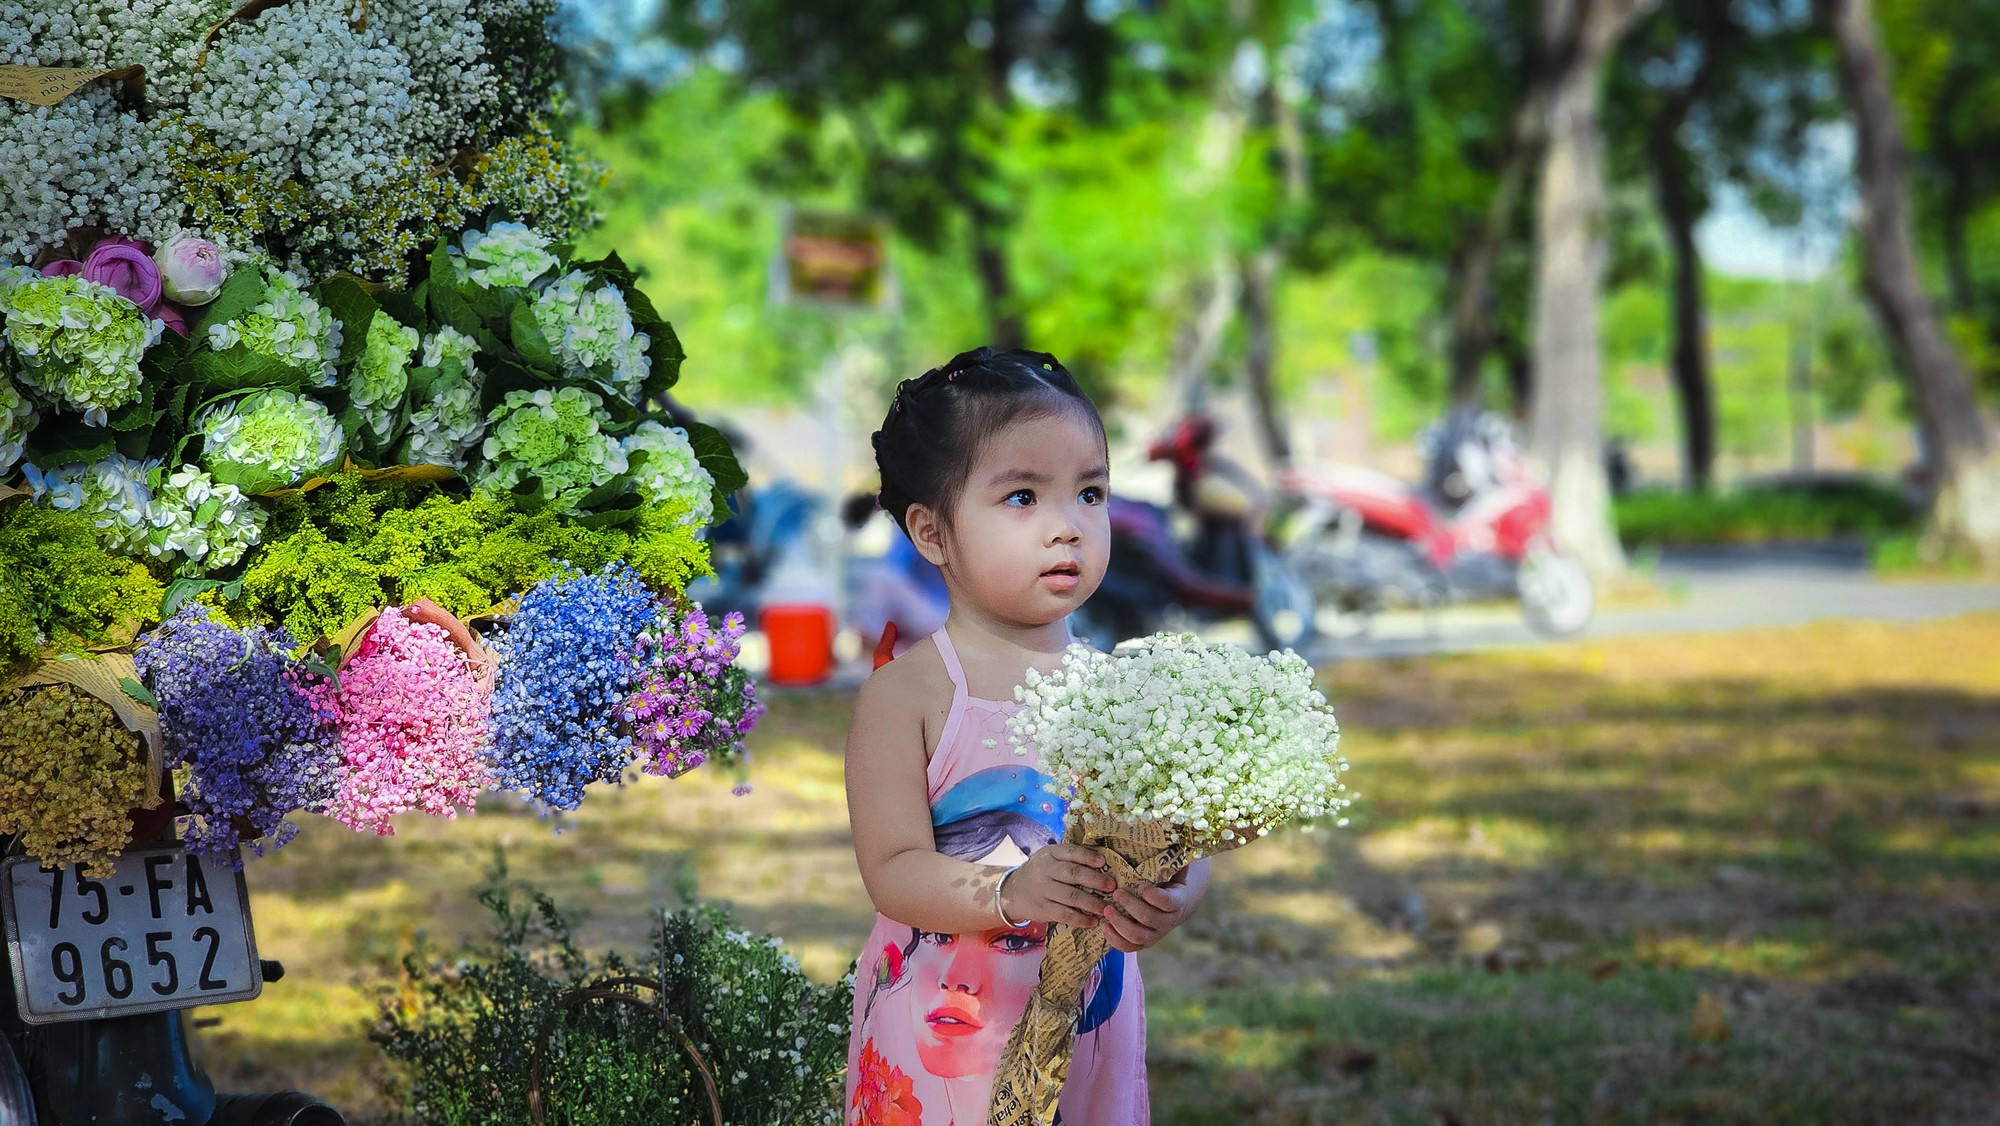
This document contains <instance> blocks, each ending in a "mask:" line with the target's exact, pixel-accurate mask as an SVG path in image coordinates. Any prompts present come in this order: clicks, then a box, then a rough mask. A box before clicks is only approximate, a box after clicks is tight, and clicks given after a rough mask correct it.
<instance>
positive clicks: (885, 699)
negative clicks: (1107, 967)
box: [847, 661, 1113, 934]
mask: <svg viewBox="0 0 2000 1126" xmlns="http://www.w3.org/2000/svg"><path fill="white" fill-rule="evenodd" d="M929 687H931V686H929V685H926V684H925V683H924V682H923V680H922V670H921V669H919V668H917V667H916V663H915V662H912V661H891V662H890V663H889V664H886V665H884V666H882V667H881V668H880V669H878V670H876V671H875V673H874V674H873V675H871V676H870V677H869V678H868V680H867V682H866V683H865V684H863V685H862V686H861V695H860V697H859V698H858V699H857V700H856V701H855V703H854V722H853V724H852V725H851V726H849V728H848V731H847V816H848V821H849V823H850V824H851V825H852V827H853V830H854V858H855V860H856V862H858V863H859V865H860V867H861V882H862V884H863V885H864V886H866V887H867V889H868V898H869V899H871V900H873V901H874V903H875V909H876V910H877V911H880V912H881V913H882V914H884V915H886V916H888V917H889V918H891V919H894V920H896V921H897V922H899V923H905V924H908V925H909V926H913V927H918V928H921V929H923V930H927V931H935V932H937V933H940V934H966V933H968V932H972V931H982V930H990V929H992V928H994V927H997V926H1000V925H1002V924H1001V921H1000V917H999V912H997V911H996V910H995V909H994V903H993V887H994V885H995V884H996V883H998V882H999V880H1000V877H1001V876H1003V875H1005V874H1006V872H1007V869H1005V868H1002V867H997V866H994V865H990V864H975V863H972V862H970V861H965V860H956V859H953V858H952V857H949V856H946V855H944V854H943V853H941V852H939V851H938V850H937V841H936V838H934V837H933V836H932V835H931V807H930V794H929V793H928V790H927V787H926V785H925V781H924V773H925V766H926V762H925V757H926V756H925V746H924V725H923V711H922V709H921V706H920V705H919V704H918V701H921V700H925V699H929V698H931V696H932V693H931V692H929V691H926V689H927V688H929ZM1102 865H1103V859H1102V858H1101V857H1099V856H1098V855H1097V854H1096V853H1095V852H1093V851H1091V850H1090V849H1086V848H1079V847H1077V846H1074V845H1064V844H1052V845H1049V846H1048V847H1046V848H1043V849H1039V850H1037V851H1036V853H1035V855H1034V856H1033V857H1032V858H1031V859H1030V860H1029V861H1028V863H1027V864H1024V865H1022V867H1021V870H1020V871H1018V872H1016V873H1014V875H1013V877H1012V878H1011V879H1009V880H1008V881H1007V888H1006V892H1007V914H1008V915H1009V917H1010V918H1012V919H1013V920H1014V921H1015V922H1027V921H1030V920H1032V921H1035V922H1059V923H1068V924H1070V925H1071V926H1080V927H1087V926H1094V925H1095V924H1096V923H1097V922H1098V921H1099V920H1100V918H1101V917H1102V914H1103V908H1104V901H1103V899H1101V898H1097V897H1093V896H1092V895H1091V893H1090V891H1089V890H1087V889H1089V888H1098V889H1100V890H1102V891H1105V892H1109V891H1110V890H1111V888H1112V886H1113V883H1112V880H1111V877H1110V876H1108V875H1105V874H1104V873H1103V872H1100V871H1098V870H1097V869H1098V868H1099V867H1101V866H1102Z"/></svg>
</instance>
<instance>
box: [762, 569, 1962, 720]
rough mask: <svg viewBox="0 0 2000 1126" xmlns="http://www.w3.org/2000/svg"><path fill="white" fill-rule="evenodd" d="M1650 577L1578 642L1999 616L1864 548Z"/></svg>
mask: <svg viewBox="0 0 2000 1126" xmlns="http://www.w3.org/2000/svg"><path fill="white" fill-rule="evenodd" d="M1653 580H1654V582H1655V584H1656V585H1657V586H1658V587H1659V589H1660V591H1661V597H1660V598H1659V599H1658V600H1657V601H1652V602H1646V603H1644V604H1641V605H1636V606H1630V607H1613V608H1610V609H1601V610H1600V611H1599V612H1598V614H1597V616H1596V617H1595V618H1594V619H1593V620H1592V621H1591V623H1590V625H1589V627H1588V628H1586V629H1585V630H1584V632H1583V633H1582V634H1581V636H1582V637H1584V638H1592V637H1619V636H1626V635H1631V634H1644V633H1701V632H1707V631H1714V630H1731V629H1746V628H1755V627H1766V626H1793V625H1802V624H1804V623H1806V622H1810V621H1814V620H1817V619H1821V618H1861V619H1871V620H1876V621H1914V620H1919V619H1923V618H1940V617H1950V616H1952V615H1954V614H1964V613H1968V612H1971V611H1975V610H2000V582H1993V581H1985V582H1891V581H1884V580H1882V579H1879V578H1876V577H1875V576H1874V575H1873V574H1871V573H1870V572H1869V570H1868V560H1867V556H1866V553H1865V551H1864V549H1863V548H1861V547H1860V546H1859V545H1852V544H1810V545H1798V546H1781V547H1751V548H1700V549H1685V550H1678V551H1671V552H1668V553H1666V554H1665V555H1663V556H1662V557H1661V558H1660V559H1659V560H1658V562H1657V564H1656V565H1655V566H1654V567H1653ZM1326 624H1327V625H1329V626H1332V625H1333V624H1335V623H1332V622H1328V623H1326ZM1200 632H1201V634H1202V636H1204V637H1206V638H1209V639H1210V640H1213V641H1233V642H1236V643H1237V644H1240V645H1250V644H1251V643H1252V642H1253V640H1254V635H1253V634H1252V632H1251V630H1250V627H1249V624H1248V623H1247V622H1219V623H1215V624H1213V625H1210V626H1205V627H1202V628H1201V630H1200ZM762 641H763V639H762V638H761V637H756V636H755V635H753V638H752V640H751V641H750V643H749V644H748V645H747V646H746V652H745V656H746V657H748V658H749V659H750V660H751V661H752V662H753V663H754V662H759V661H761V660H762V657H763V653H762ZM1544 641H1545V639H1544V638H1542V637H1541V636H1540V635H1538V634H1536V633H1534V632H1533V631H1531V630H1530V629H1528V627H1527V626H1526V625H1524V624H1523V623H1522V621H1521V614H1520V611H1519V609H1518V608H1516V607H1513V606H1506V605H1488V606H1457V607H1452V608H1450V609H1447V610H1444V611H1441V612H1438V613H1435V614H1422V613H1417V612H1414V611H1398V612H1392V613H1387V614H1381V615H1378V616H1377V617H1376V619H1375V622H1374V624H1373V627H1372V629H1370V631H1369V632H1368V634H1367V635H1366V636H1365V637H1359V638H1339V637H1330V638H1323V639H1321V640H1320V641H1319V642H1317V643H1316V644H1315V646H1314V648H1313V649H1312V650H1311V651H1310V652H1309V653H1308V654H1307V655H1308V656H1309V657H1311V658H1312V659H1313V660H1314V661H1315V662H1324V661H1332V660H1368V659H1371V658H1381V657H1412V656H1421V655H1423V654H1427V653H1464V652H1471V651H1475V650H1480V649H1505V648H1513V647H1517V646H1524V645H1538V644H1542V643H1543V642H1544ZM867 675H868V664H867V663H866V662H865V661H864V660H862V659H861V658H860V656H859V655H858V654H857V655H856V656H854V657H851V658H850V659H848V660H847V661H844V662H842V664H841V667H840V669H839V670H838V671H837V672H836V673H835V674H834V677H833V679H832V681H831V682H829V683H828V684H827V685H825V686H824V687H829V688H849V689H851V688H854V687H856V686H858V685H859V684H860V683H861V681H862V680H864V679H866V678H867Z"/></svg>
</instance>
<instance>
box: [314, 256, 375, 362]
mask: <svg viewBox="0 0 2000 1126" xmlns="http://www.w3.org/2000/svg"><path fill="white" fill-rule="evenodd" d="M313 300H315V301H318V302H319V303H320V304H321V305H324V306H325V307H326V310H327V312H329V313H332V314H333V315H334V316H335V317H337V318H339V319H340V358H339V359H338V360H336V361H335V362H336V363H338V364H340V365H341V366H342V367H346V366H347V365H348V364H351V363H353V362H354V361H355V360H357V359H359V358H360V356H361V350H362V349H363V348H366V347H367V346H368V325H369V322H371V321H373V320H374V319H375V314H376V312H377V311H378V310H380V309H381V306H380V305H378V304H376V302H375V298H373V297H371V296H370V295H369V293H368V291H367V290H365V289H363V288H361V283H360V282H358V281H356V280H354V279H353V278H349V277H331V278H328V279H326V280H325V281H323V282H321V283H319V285H318V286H316V287H314V289H313Z"/></svg>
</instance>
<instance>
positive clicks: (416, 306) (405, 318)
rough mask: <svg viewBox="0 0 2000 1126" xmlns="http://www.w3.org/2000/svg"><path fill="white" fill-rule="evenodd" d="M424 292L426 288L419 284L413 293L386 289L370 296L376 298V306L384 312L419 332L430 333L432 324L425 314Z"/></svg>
mask: <svg viewBox="0 0 2000 1126" xmlns="http://www.w3.org/2000/svg"><path fill="white" fill-rule="evenodd" d="M424 292H425V290H424V286H423V285H422V284H419V285H418V286H417V288H416V289H415V290H414V291H411V292H404V291H403V290H400V289H385V290H381V291H380V292H377V293H374V294H371V295H370V296H372V297H374V299H375V304H377V305H379V306H381V307H382V311H383V312H385V313H387V314H389V315H390V316H392V317H394V318H396V319H397V320H399V321H401V322H403V323H404V324H406V325H409V326H410V327H411V328H413V329H416V330H417V331H418V332H429V331H430V330H431V324H430V317H428V316H426V315H425V314H424Z"/></svg>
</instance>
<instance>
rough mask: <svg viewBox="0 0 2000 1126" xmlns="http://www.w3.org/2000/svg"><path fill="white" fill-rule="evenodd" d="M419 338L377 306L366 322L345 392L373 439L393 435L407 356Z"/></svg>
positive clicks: (407, 386) (406, 380) (407, 372)
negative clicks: (358, 355) (365, 337)
mask: <svg viewBox="0 0 2000 1126" xmlns="http://www.w3.org/2000/svg"><path fill="white" fill-rule="evenodd" d="M422 340H423V335H422V334H421V333H419V332H418V331H417V330H416V329H413V328H409V327H407V326H405V325H404V324H403V323H402V322H401V321H399V320H397V319H396V318H394V317H392V316H390V315H389V314H387V313H385V312H382V311H381V310H380V309H377V310H376V311H375V316H374V319H372V320H370V321H369V322H368V340H367V343H365V344H364V345H363V346H362V349H361V358H360V359H358V360H356V361H355V362H354V370H352V371H350V372H348V373H347V394H348V401H349V402H351V403H353V404H354V409H355V410H357V411H360V412H361V418H362V422H363V424H364V425H366V426H367V428H368V432H369V433H370V434H372V435H373V436H374V437H375V439H376V440H377V441H383V442H386V441H388V440H389V439H390V438H391V437H392V436H394V433H395V430H396V423H397V417H398V415H400V414H401V413H402V406H403V398H404V396H405V395H406V394H407V393H408V391H409V389H410V359H411V357H412V356H414V355H415V354H416V351H417V345H418V344H419V343H421V342H422Z"/></svg>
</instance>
